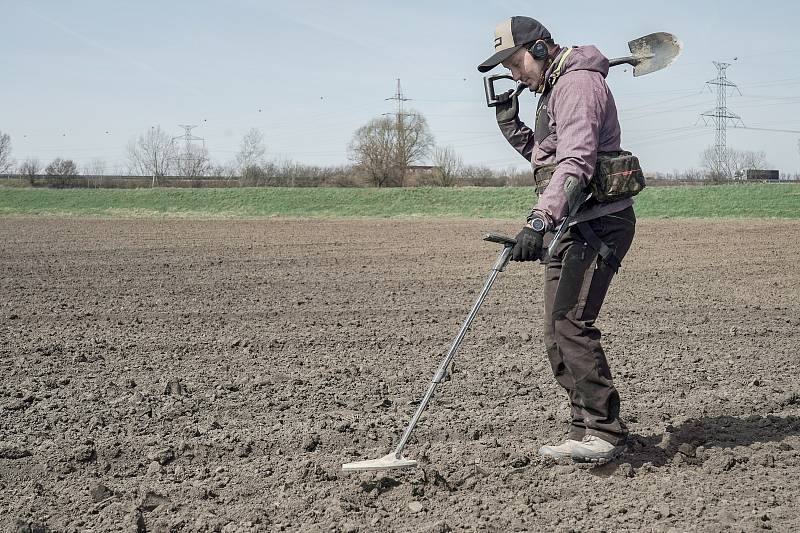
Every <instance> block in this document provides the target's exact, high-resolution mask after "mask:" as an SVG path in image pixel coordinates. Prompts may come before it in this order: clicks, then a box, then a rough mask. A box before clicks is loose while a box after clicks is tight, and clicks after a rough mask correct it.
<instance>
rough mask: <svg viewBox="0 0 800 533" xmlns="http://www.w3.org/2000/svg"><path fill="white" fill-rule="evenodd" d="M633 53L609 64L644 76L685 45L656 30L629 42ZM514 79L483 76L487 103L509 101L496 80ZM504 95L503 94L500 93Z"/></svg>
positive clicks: (669, 61) (666, 63)
mask: <svg viewBox="0 0 800 533" xmlns="http://www.w3.org/2000/svg"><path fill="white" fill-rule="evenodd" d="M628 48H629V49H630V51H631V55H629V56H627V57H618V58H616V59H610V60H609V61H608V65H609V66H611V67H615V66H617V65H623V64H625V65H633V75H634V76H644V75H645V74H650V73H651V72H655V71H657V70H661V69H663V68H666V67H668V66H670V65H671V64H672V62H673V61H675V59H677V57H678V56H679V55H680V53H681V49H682V48H683V45H682V44H681V42H680V41H679V40H678V39H677V38H676V37H675V36H674V35H672V34H671V33H667V32H663V31H660V32H656V33H651V34H650V35H645V36H644V37H639V38H638V39H634V40H632V41H631V42H629V43H628ZM503 79H508V80H511V79H513V78H512V77H511V75H510V74H494V75H492V76H485V77H484V78H483V89H484V91H485V92H486V105H488V106H489V107H494V106H496V105H497V104H500V103H502V102H505V101H507V98H506V97H503V98H502V100H500V99H498V95H497V94H496V93H495V90H494V82H495V81H497V80H503ZM527 87H528V86H527V85H525V84H524V83H519V84H517V88H516V89H515V90H514V92H513V93H512V94H511V96H510V98H513V97H514V96H517V95H519V94H520V93H521V92H522V91H523V90H524V89H526V88H527ZM500 96H502V95H500Z"/></svg>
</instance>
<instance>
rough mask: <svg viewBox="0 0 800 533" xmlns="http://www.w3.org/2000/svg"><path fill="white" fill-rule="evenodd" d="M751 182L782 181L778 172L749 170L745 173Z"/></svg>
mask: <svg viewBox="0 0 800 533" xmlns="http://www.w3.org/2000/svg"><path fill="white" fill-rule="evenodd" d="M745 172H746V173H747V179H749V180H775V181H778V179H780V172H778V171H777V170H756V169H752V168H749V169H747V170H746V171H745Z"/></svg>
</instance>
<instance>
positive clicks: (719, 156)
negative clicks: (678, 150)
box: [700, 61, 744, 177]
mask: <svg viewBox="0 0 800 533" xmlns="http://www.w3.org/2000/svg"><path fill="white" fill-rule="evenodd" d="M714 66H716V67H717V77H716V78H714V79H713V80H709V81H707V82H706V84H707V85H709V86H711V85H716V87H717V88H716V91H717V107H716V108H714V109H712V110H710V111H706V112H705V113H701V114H700V116H701V117H702V119H703V123H704V124H705V125H706V126H708V124H709V122H711V123H713V124H714V125H715V126H716V128H717V134H716V139H715V143H714V172H715V174H716V176H717V177H720V176H722V175H723V173H724V172H725V169H726V166H727V165H726V162H727V150H728V148H727V142H728V140H727V131H726V130H727V128H728V124H730V125H732V126H734V127H736V126H737V125H741V126H742V127H744V122H742V117H740V116H739V115H737V114H736V113H733V112H731V111H729V110H728V105H727V98H728V90H729V89H731V88H733V89H736V91H737V92H738V93H739V94H740V95H741V94H742V92H741V91H740V90H739V88H738V87H737V86H736V84H735V83H732V82H731V81H729V80H728V78H727V77H726V72H725V71H726V69H727V68H728V67H729V66H731V64H730V63H721V62H718V61H714ZM712 90H713V89H712Z"/></svg>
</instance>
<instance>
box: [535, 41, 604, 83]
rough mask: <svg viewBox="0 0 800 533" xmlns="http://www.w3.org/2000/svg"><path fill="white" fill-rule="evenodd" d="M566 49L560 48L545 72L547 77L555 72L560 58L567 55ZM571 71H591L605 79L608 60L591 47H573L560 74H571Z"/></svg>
mask: <svg viewBox="0 0 800 533" xmlns="http://www.w3.org/2000/svg"><path fill="white" fill-rule="evenodd" d="M567 50H569V48H568V47H565V48H562V49H561V51H560V52H559V53H558V55H557V56H556V58H555V60H553V64H552V65H551V66H550V68H549V69H548V71H547V76H548V77H550V75H551V74H552V73H553V71H555V69H556V68H557V67H558V63H559V61H560V60H561V58H562V56H563V55H564V54H566V53H567ZM573 70H592V71H595V72H599V73H600V74H602V75H603V77H604V78H605V77H606V76H607V75H608V58H607V57H606V56H604V55H603V54H602V53H600V50H598V49H597V48H596V47H595V46H593V45H587V46H573V47H572V51H571V52H570V53H569V55H568V56H567V58H566V59H565V60H564V65H563V66H562V67H561V74H562V75H563V74H565V73H567V72H572V71H573Z"/></svg>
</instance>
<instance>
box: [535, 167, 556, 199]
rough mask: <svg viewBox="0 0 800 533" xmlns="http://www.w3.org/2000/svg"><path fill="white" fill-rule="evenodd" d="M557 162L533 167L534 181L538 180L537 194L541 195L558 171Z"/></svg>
mask: <svg viewBox="0 0 800 533" xmlns="http://www.w3.org/2000/svg"><path fill="white" fill-rule="evenodd" d="M557 166H558V165H557V164H556V163H551V164H549V165H541V166H538V167H536V168H535V169H533V181H534V182H536V195H537V196H541V195H542V193H543V192H544V190H545V189H546V188H547V184H548V183H550V178H552V177H553V172H555V171H556V167H557Z"/></svg>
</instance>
